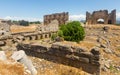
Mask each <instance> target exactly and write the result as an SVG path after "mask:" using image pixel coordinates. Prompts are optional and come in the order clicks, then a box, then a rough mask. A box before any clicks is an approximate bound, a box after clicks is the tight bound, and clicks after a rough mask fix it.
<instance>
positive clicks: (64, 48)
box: [17, 42, 101, 75]
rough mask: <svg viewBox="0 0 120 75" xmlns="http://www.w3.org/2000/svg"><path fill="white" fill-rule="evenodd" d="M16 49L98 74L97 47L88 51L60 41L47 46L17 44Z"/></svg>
mask: <svg viewBox="0 0 120 75" xmlns="http://www.w3.org/2000/svg"><path fill="white" fill-rule="evenodd" d="M17 48H18V50H24V51H25V52H26V53H27V54H28V55H34V56H37V57H40V58H44V59H46V60H50V61H53V62H58V63H62V64H65V65H69V66H73V67H77V68H82V69H83V70H84V71H86V72H88V73H91V74H96V75H100V66H101V65H100V52H99V48H98V47H95V48H92V49H91V50H90V51H89V52H88V51H87V50H85V49H84V48H81V47H73V46H72V45H65V44H62V43H60V42H56V43H53V44H52V46H50V47H47V46H43V45H30V44H19V45H18V46H17Z"/></svg>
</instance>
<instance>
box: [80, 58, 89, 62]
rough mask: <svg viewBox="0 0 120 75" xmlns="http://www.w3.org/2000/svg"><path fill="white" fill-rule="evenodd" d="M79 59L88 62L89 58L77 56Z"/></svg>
mask: <svg viewBox="0 0 120 75" xmlns="http://www.w3.org/2000/svg"><path fill="white" fill-rule="evenodd" d="M79 61H81V62H84V63H89V59H88V58H85V57H79Z"/></svg>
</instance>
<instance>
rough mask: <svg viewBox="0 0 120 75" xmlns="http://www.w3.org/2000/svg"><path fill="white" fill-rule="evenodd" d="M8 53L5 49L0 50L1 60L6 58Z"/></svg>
mask: <svg viewBox="0 0 120 75" xmlns="http://www.w3.org/2000/svg"><path fill="white" fill-rule="evenodd" d="M6 59H7V58H6V55H5V52H4V51H0V60H6Z"/></svg>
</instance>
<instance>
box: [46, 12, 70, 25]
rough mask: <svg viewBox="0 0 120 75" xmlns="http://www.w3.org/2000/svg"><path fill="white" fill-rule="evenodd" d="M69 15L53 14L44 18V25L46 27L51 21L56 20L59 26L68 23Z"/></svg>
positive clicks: (64, 13) (66, 13) (65, 13)
mask: <svg viewBox="0 0 120 75" xmlns="http://www.w3.org/2000/svg"><path fill="white" fill-rule="evenodd" d="M68 18H69V15H68V12H63V13H55V14H50V15H45V16H44V24H45V25H48V24H49V23H50V22H51V21H53V20H58V23H59V25H61V24H65V23H66V21H68Z"/></svg>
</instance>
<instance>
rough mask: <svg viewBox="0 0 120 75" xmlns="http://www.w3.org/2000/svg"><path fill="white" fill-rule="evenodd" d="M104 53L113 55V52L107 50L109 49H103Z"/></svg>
mask: <svg viewBox="0 0 120 75" xmlns="http://www.w3.org/2000/svg"><path fill="white" fill-rule="evenodd" d="M104 52H105V53H109V54H113V51H112V50H111V49H109V48H105V49H104Z"/></svg>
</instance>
